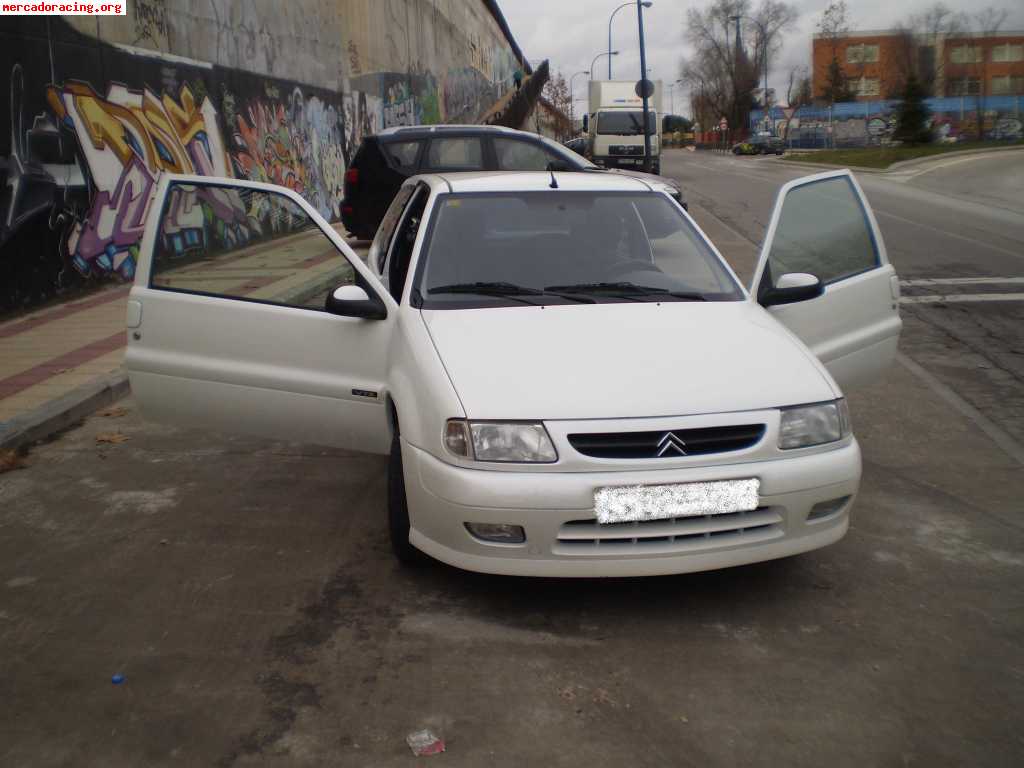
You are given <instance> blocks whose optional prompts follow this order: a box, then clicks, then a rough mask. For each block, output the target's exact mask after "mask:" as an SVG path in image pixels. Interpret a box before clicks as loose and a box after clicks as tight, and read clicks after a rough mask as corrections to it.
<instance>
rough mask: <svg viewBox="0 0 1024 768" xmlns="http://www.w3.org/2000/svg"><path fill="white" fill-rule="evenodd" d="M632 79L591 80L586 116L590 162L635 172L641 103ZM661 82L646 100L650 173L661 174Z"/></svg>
mask: <svg viewBox="0 0 1024 768" xmlns="http://www.w3.org/2000/svg"><path fill="white" fill-rule="evenodd" d="M638 93H639V89H638V88H637V83H635V82H634V81H632V80H592V81H591V82H590V108H589V110H588V115H587V125H586V129H587V132H588V138H589V144H590V152H591V159H592V160H593V161H594V162H595V163H596V164H597V165H601V166H604V167H605V168H631V169H634V170H639V169H640V168H642V167H643V164H644V112H643V109H644V103H643V99H642V98H641V97H640V96H639V95H638ZM661 93H662V86H661V81H655V82H654V92H653V94H651V96H650V97H649V98H648V100H647V106H648V114H647V117H648V120H647V132H648V133H649V134H650V136H651V172H652V173H660V172H661V119H662V96H661Z"/></svg>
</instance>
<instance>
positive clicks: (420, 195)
mask: <svg viewBox="0 0 1024 768" xmlns="http://www.w3.org/2000/svg"><path fill="white" fill-rule="evenodd" d="M415 190H416V192H415V195H414V196H413V198H412V199H411V200H410V202H409V204H408V206H406V209H405V215H404V216H402V221H401V223H400V224H399V225H398V229H397V230H396V231H395V236H394V238H392V241H391V250H390V251H389V252H388V258H387V263H386V265H385V272H384V274H385V276H386V279H385V284H386V285H387V288H388V292H389V293H390V294H391V295H392V297H394V299H395V301H401V299H402V291H403V290H404V288H405V278H406V275H407V274H408V273H409V262H410V260H411V259H412V250H413V246H414V245H415V244H416V235H417V234H418V233H419V230H420V224H421V222H422V221H423V210H424V209H425V208H426V205H427V197H429V190H428V189H427V188H426V187H425V186H422V185H419V186H417V187H415Z"/></svg>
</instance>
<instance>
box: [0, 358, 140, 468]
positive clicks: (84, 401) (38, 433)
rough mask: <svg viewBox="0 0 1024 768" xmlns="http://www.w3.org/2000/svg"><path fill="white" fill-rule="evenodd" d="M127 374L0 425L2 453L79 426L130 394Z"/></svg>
mask: <svg viewBox="0 0 1024 768" xmlns="http://www.w3.org/2000/svg"><path fill="white" fill-rule="evenodd" d="M129 391H130V388H129V386H128V374H126V373H125V372H124V371H117V372H115V373H110V374H107V375H106V376H99V377H97V378H95V379H93V380H92V381H90V382H87V383H85V384H82V385H81V386H79V387H76V388H75V389H73V390H71V391H70V392H68V393H67V394H66V395H62V396H61V397H58V398H57V399H55V400H51V401H50V402H48V403H44V404H43V405H40V406H39V407H38V408H34V409H33V410H31V411H28V412H27V413H23V414H21V415H20V416H15V417H14V418H13V419H11V420H10V421H5V422H0V449H8V450H18V449H19V448H23V447H25V446H27V445H30V444H31V443H35V442H38V441H40V440H45V439H46V438H48V437H50V436H51V435H53V434H54V433H56V432H59V431H61V430H62V429H67V428H68V427H70V426H72V425H74V424H77V423H78V422H80V421H81V420H82V419H84V418H85V417H86V416H88V415H89V414H91V413H92V412H93V411H95V410H97V409H99V408H102V407H103V406H105V405H109V404H110V403H113V402H115V401H117V400H120V399H121V398H122V397H124V396H125V395H127V394H128V392H129Z"/></svg>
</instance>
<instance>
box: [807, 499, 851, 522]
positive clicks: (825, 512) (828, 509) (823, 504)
mask: <svg viewBox="0 0 1024 768" xmlns="http://www.w3.org/2000/svg"><path fill="white" fill-rule="evenodd" d="M849 500H850V497H849V496H841V497H839V498H838V499H830V500H829V501H819V502H818V503H817V504H815V505H814V506H813V507H811V511H810V513H808V515H807V522H811V521H812V520H821V518H823V517H831V516H832V515H834V514H835V513H836V512H838V511H839V510H841V509H842V508H843V507H845V506H846V502H848V501H849Z"/></svg>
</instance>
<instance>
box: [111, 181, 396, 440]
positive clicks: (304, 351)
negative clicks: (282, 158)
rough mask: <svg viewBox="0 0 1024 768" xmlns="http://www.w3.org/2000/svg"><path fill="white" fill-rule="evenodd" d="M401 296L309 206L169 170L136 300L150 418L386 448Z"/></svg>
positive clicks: (138, 360)
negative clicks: (389, 374) (389, 377)
mask: <svg viewBox="0 0 1024 768" xmlns="http://www.w3.org/2000/svg"><path fill="white" fill-rule="evenodd" d="M396 311H397V305H396V304H395V302H394V300H393V299H392V298H391V296H389V295H388V294H387V292H386V291H385V290H384V289H383V287H382V286H381V285H380V283H379V281H378V280H377V279H376V278H375V277H374V276H373V274H372V273H371V272H370V270H369V269H368V268H367V267H366V266H365V265H364V264H363V263H362V261H361V260H360V259H359V258H358V257H357V256H356V254H355V253H354V252H353V251H352V249H351V248H349V247H348V245H347V244H346V243H345V242H344V240H343V239H342V238H341V236H340V235H339V234H338V233H337V232H336V231H335V230H334V228H333V227H331V225H330V224H328V223H327V222H326V221H325V220H324V219H323V218H322V217H321V216H320V215H319V214H318V213H317V212H316V211H315V210H314V209H313V208H312V207H311V206H310V205H309V204H308V203H307V202H306V201H305V200H303V199H302V197H300V196H299V195H298V194H296V193H295V192H292V191H291V190H288V189H284V188H282V187H277V186H272V185H269V184H259V183H255V182H247V181H237V180H233V179H211V178H209V177H202V176H175V175H169V174H165V175H164V176H163V178H162V179H161V181H160V183H159V185H158V188H157V193H156V196H155V198H154V200H153V203H152V208H151V210H150V212H149V215H148V218H147V225H146V230H145V234H144V235H143V238H142V242H141V244H140V250H139V264H138V269H137V271H136V275H135V285H134V287H133V288H132V291H131V295H130V296H129V300H128V348H127V352H126V355H125V367H126V368H127V370H128V374H129V378H130V380H131V387H132V393H133V395H134V397H135V399H136V401H137V402H138V403H139V405H140V407H141V409H142V412H143V415H145V416H146V417H148V418H153V419H156V420H158V421H168V422H172V423H174V424H184V425H195V426H201V427H206V428H209V429H214V430H219V431H229V432H244V433H249V434H255V435H259V436H262V437H267V438H271V439H277V440H288V441H297V442H306V443H317V444H320V445H328V446H336V447H340V448H349V449H353V450H360V451H369V452H373V453H387V451H388V448H389V440H390V437H389V430H388V423H387V409H386V406H385V390H386V382H385V381H384V374H385V365H386V356H387V352H388V346H389V340H390V338H391V329H392V327H393V324H394V319H395V315H396Z"/></svg>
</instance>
